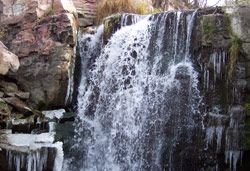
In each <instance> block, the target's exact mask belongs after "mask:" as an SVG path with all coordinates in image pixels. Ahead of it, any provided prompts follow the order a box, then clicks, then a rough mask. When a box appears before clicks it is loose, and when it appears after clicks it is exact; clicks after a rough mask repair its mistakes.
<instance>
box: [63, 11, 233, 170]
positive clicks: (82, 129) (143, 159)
mask: <svg viewBox="0 0 250 171" xmlns="http://www.w3.org/2000/svg"><path fill="white" fill-rule="evenodd" d="M196 15H197V11H170V12H164V13H159V14H155V15H148V16H138V15H131V14H123V15H122V16H121V21H120V22H121V23H120V24H121V28H120V29H119V30H118V31H116V32H115V33H114V34H113V35H112V37H111V38H110V39H109V40H108V42H107V44H104V43H103V42H102V36H103V32H104V27H103V26H100V27H99V28H98V29H97V30H96V33H95V34H84V35H83V36H82V38H81V39H80V49H81V58H82V70H81V73H82V77H81V83H80V86H79V89H78V91H79V95H78V104H77V113H78V116H77V120H76V122H75V127H76V129H75V132H76V135H75V137H74V140H73V142H72V144H74V145H72V148H71V153H72V155H71V156H70V157H68V160H67V162H65V166H64V169H65V170H84V171H147V170H151V171H158V170H159V171H160V170H200V169H204V168H212V169H218V168H217V163H216V161H215V160H216V159H213V158H212V157H214V154H215V153H216V152H219V151H221V148H222V146H223V148H225V147H224V145H222V136H223V135H222V134H223V132H224V131H225V130H226V128H225V127H224V125H222V123H221V122H220V123H219V124H218V126H212V125H209V124H208V125H207V124H205V123H204V122H205V119H204V118H205V117H206V116H207V115H209V116H216V118H217V116H218V118H219V119H221V120H223V118H224V116H221V115H219V114H218V112H215V113H212V112H210V113H208V114H205V113H207V112H204V110H203V105H204V104H203V98H202V96H201V92H200V91H199V86H200V85H199V78H198V76H199V75H198V72H197V71H196V70H195V66H194V64H193V63H192V57H193V54H192V41H191V40H192V33H193V26H194V24H195V19H196ZM129 20H130V21H129ZM128 23H129V24H128ZM219 57H220V56H219ZM216 59H217V57H216V54H214V56H213V61H215V60H216ZM218 60H220V61H223V60H224V61H223V62H222V63H220V65H219V66H218V65H217V64H214V68H215V70H216V73H214V75H215V79H216V77H217V76H218V77H220V71H221V67H222V65H223V64H224V63H225V58H224V57H220V58H219V59H218ZM203 70H204V86H203V87H204V89H208V88H210V82H209V77H210V76H211V75H209V71H208V70H207V69H206V67H203ZM215 81H216V80H215ZM200 87H202V86H200ZM232 115H233V114H232ZM232 122H233V121H232ZM230 125H231V127H232V129H233V128H234V127H236V126H235V123H232V124H230ZM227 130H228V132H230V127H229V128H227ZM227 136H228V137H229V139H230V136H231V134H230V133H228V135H227ZM214 137H216V140H217V142H216V149H215V150H214V153H213V154H211V153H210V151H209V150H208V148H209V146H211V145H212V144H213V141H214ZM230 143H231V141H230V142H229V143H228V144H229V145H228V146H230ZM236 144H237V143H236ZM226 148H227V147H226ZM228 149H229V151H226V154H225V156H226V162H227V161H229V162H230V166H231V162H232V158H233V160H234V163H233V165H234V166H233V167H234V168H235V165H236V164H237V160H236V158H238V152H237V154H236V153H232V152H230V149H231V148H228ZM235 162H236V164H235ZM209 165H211V167H210V166H209Z"/></svg>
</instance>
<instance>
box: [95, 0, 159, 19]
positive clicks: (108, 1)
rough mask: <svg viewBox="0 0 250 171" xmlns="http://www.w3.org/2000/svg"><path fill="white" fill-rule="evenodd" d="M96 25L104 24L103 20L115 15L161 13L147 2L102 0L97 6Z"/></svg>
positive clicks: (142, 0) (139, 0) (141, 0)
mask: <svg viewBox="0 0 250 171" xmlns="http://www.w3.org/2000/svg"><path fill="white" fill-rule="evenodd" d="M97 11H98V13H97V18H96V24H100V23H102V21H103V19H104V18H105V17H107V16H110V15H112V14H115V13H136V14H150V13H156V12H161V10H159V9H153V7H152V4H151V3H149V2H148V1H145V0H137V1H136V0H102V1H101V2H100V3H99V4H98V5H97Z"/></svg>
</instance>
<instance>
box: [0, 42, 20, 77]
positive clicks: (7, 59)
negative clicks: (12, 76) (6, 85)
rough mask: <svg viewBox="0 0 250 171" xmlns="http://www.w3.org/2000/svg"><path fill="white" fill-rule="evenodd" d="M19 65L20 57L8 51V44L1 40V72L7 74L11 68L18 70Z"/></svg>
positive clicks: (14, 70) (13, 70)
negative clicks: (5, 44)
mask: <svg viewBox="0 0 250 171" xmlns="http://www.w3.org/2000/svg"><path fill="white" fill-rule="evenodd" d="M19 65H20V64H19V60H18V57H17V56H16V55H15V54H13V53H11V52H10V51H8V49H7V48H6V46H4V44H3V43H2V42H1V41H0V74H2V75H6V74H7V73H8V71H9V70H10V71H12V72H16V71H17V70H18V68H19Z"/></svg>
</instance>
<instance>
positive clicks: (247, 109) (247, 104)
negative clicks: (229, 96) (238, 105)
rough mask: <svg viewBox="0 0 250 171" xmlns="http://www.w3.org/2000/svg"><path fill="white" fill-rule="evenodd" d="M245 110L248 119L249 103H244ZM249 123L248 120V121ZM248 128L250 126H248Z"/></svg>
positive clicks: (249, 112) (249, 115) (249, 113)
mask: <svg viewBox="0 0 250 171" xmlns="http://www.w3.org/2000/svg"><path fill="white" fill-rule="evenodd" d="M245 108H246V114H247V116H248V117H250V103H246V104H245ZM249 121H250V120H249ZM249 126H250V125H249Z"/></svg>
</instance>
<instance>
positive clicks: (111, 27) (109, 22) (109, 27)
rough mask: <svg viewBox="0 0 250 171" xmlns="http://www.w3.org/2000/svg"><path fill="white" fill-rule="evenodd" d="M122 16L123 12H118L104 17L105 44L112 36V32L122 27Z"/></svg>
mask: <svg viewBox="0 0 250 171" xmlns="http://www.w3.org/2000/svg"><path fill="white" fill-rule="evenodd" d="M120 18H121V14H120V13H118V14H114V15H111V16H110V17H107V18H105V19H104V35H103V44H104V45H105V44H107V43H108V39H109V38H110V37H111V36H112V34H113V33H114V32H116V31H117V30H118V29H119V28H120V27H121V23H120Z"/></svg>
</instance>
